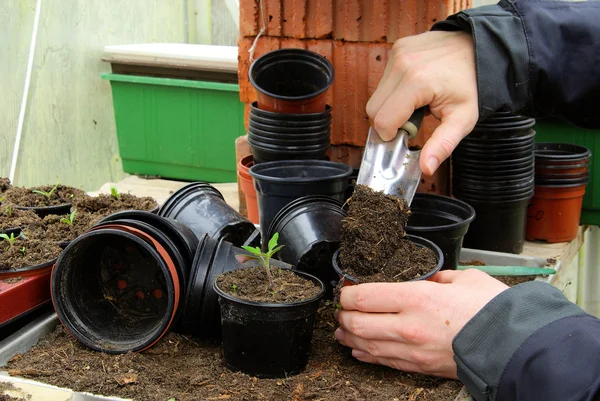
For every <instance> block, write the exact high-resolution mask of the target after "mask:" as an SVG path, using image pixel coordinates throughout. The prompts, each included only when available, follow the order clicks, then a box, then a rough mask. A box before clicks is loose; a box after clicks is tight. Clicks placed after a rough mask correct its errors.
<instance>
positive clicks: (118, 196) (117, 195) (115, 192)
mask: <svg viewBox="0 0 600 401" xmlns="http://www.w3.org/2000/svg"><path fill="white" fill-rule="evenodd" d="M110 194H111V196H112V197H113V198H115V199H116V200H121V194H120V193H119V190H118V189H117V187H115V186H114V185H113V186H111V187H110Z"/></svg>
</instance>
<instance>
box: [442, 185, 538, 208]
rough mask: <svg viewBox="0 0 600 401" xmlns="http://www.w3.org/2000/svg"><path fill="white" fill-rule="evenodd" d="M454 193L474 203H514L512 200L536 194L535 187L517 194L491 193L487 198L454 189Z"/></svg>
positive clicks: (517, 200) (464, 200) (469, 202)
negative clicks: (456, 191) (455, 191)
mask: <svg viewBox="0 0 600 401" xmlns="http://www.w3.org/2000/svg"><path fill="white" fill-rule="evenodd" d="M452 193H453V195H454V196H455V197H456V198H457V199H460V200H462V201H463V202H467V203H468V204H470V205H471V206H473V205H472V202H479V203H486V204H488V203H489V204H505V203H512V202H522V201H524V200H527V199H531V197H532V196H533V194H534V189H531V190H530V191H527V192H525V193H523V194H517V195H504V196H503V195H497V196H494V195H490V196H488V197H486V198H477V197H475V198H474V197H473V196H472V195H468V194H467V195H465V194H464V193H463V194H461V193H460V191H459V192H458V193H454V191H452Z"/></svg>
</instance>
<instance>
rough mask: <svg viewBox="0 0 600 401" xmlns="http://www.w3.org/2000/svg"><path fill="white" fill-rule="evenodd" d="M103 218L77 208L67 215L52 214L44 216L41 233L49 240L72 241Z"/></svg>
mask: <svg viewBox="0 0 600 401" xmlns="http://www.w3.org/2000/svg"><path fill="white" fill-rule="evenodd" d="M101 218H102V216H98V215H94V214H91V213H86V212H83V211H80V210H77V209H73V211H72V212H71V213H70V214H67V215H60V216H59V215H55V214H51V215H48V216H46V217H44V220H43V221H42V223H43V227H44V229H43V231H42V232H40V233H39V234H40V235H41V236H42V237H43V238H45V239H46V240H47V241H53V242H65V241H72V240H74V239H75V238H77V237H78V236H80V235H81V234H83V233H84V232H85V231H87V230H88V229H89V228H91V227H92V226H93V225H94V224H96V223H97V222H98V221H100V219H101Z"/></svg>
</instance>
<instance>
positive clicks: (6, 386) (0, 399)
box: [0, 382, 26, 401]
mask: <svg viewBox="0 0 600 401" xmlns="http://www.w3.org/2000/svg"><path fill="white" fill-rule="evenodd" d="M6 391H18V389H17V388H16V387H15V386H13V385H12V384H11V383H5V382H0V401H26V400H25V398H22V397H19V398H15V397H12V396H10V395H6V394H5V393H6Z"/></svg>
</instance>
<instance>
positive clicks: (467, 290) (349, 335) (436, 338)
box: [335, 269, 508, 378]
mask: <svg viewBox="0 0 600 401" xmlns="http://www.w3.org/2000/svg"><path fill="white" fill-rule="evenodd" d="M506 289H508V286H506V285H505V284H503V283H501V282H500V281H498V280H496V279H494V278H492V277H490V276H488V275H487V274H485V273H483V272H480V271H478V270H475V269H473V270H465V271H451V270H446V271H442V272H439V273H437V274H436V275H434V276H433V277H432V278H431V281H417V282H411V283H372V284H360V285H356V286H350V287H344V288H343V289H342V292H341V298H340V303H341V306H342V310H341V311H339V312H338V314H337V320H338V322H339V324H340V328H338V329H337V330H336V332H335V336H336V338H337V340H338V341H339V342H340V343H342V344H343V345H346V346H347V347H350V348H352V355H353V356H354V357H355V358H357V359H358V360H360V361H362V362H368V363H375V364H380V365H386V366H390V367H392V368H395V369H399V370H403V371H406V372H418V373H424V374H428V375H435V376H441V377H448V378H457V376H456V363H455V362H454V359H453V357H454V352H453V350H452V341H453V339H454V337H455V336H456V335H457V334H458V332H459V331H460V330H461V329H462V328H463V326H464V325H465V324H466V323H467V322H468V321H469V320H470V319H471V318H472V317H473V316H475V314H476V313H477V312H479V311H480V310H481V309H482V308H483V307H484V306H485V305H486V304H487V303H488V302H490V301H491V300H492V299H493V298H494V297H496V296H497V295H498V294H500V293H501V292H502V291H504V290H506Z"/></svg>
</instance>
